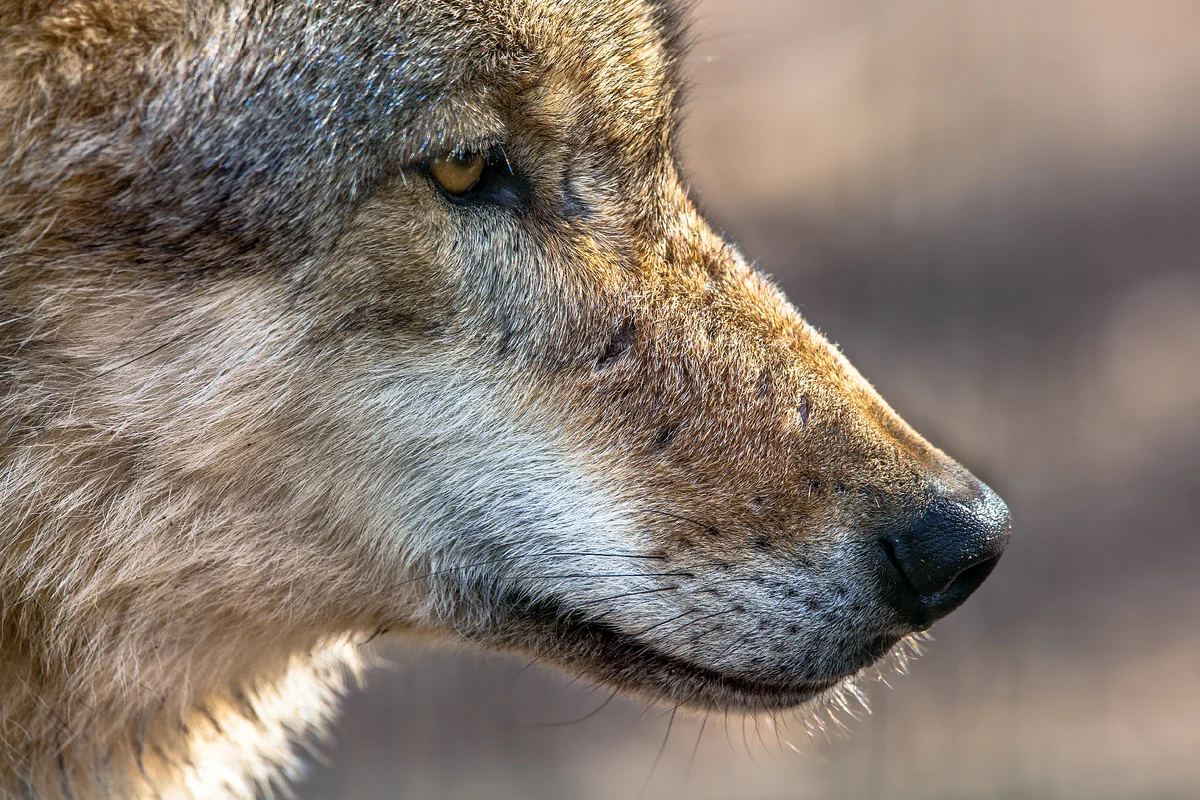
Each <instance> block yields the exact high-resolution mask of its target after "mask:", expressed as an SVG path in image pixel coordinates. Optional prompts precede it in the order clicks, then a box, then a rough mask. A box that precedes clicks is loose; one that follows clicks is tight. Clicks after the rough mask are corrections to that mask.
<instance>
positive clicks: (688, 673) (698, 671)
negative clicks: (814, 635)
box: [481, 596, 895, 713]
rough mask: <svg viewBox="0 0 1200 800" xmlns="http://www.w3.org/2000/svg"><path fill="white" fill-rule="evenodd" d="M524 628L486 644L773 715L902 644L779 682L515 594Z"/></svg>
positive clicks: (513, 606)
mask: <svg viewBox="0 0 1200 800" xmlns="http://www.w3.org/2000/svg"><path fill="white" fill-rule="evenodd" d="M505 606H506V607H507V608H509V609H510V611H511V613H512V614H513V618H511V619H514V620H519V622H520V624H519V625H514V626H512V627H511V628H508V627H507V626H503V628H507V629H501V628H498V629H495V630H493V631H492V632H490V633H487V634H484V635H483V636H482V637H481V638H483V640H484V642H485V643H486V644H489V645H492V646H496V647H499V648H501V649H516V650H520V651H524V652H527V653H530V654H532V655H536V656H537V657H538V658H540V659H543V660H548V661H550V662H553V663H557V664H558V665H559V666H560V667H562V668H564V669H566V670H568V671H572V672H576V673H578V674H580V675H581V676H582V677H583V678H585V679H588V680H591V681H593V682H596V683H600V684H606V685H609V686H611V687H614V688H619V689H621V690H623V691H625V692H631V693H634V694H638V695H641V696H642V697H644V698H646V699H648V700H650V701H651V702H655V703H670V704H674V705H675V706H676V707H678V708H692V709H696V710H701V711H705V710H717V711H744V712H752V713H753V712H770V711H777V710H786V709H790V708H795V707H798V706H803V705H805V704H807V703H811V702H813V701H816V700H820V699H821V698H823V697H824V696H826V695H828V694H829V693H831V692H833V691H834V690H836V688H837V687H838V686H839V685H840V684H842V683H843V682H844V681H845V680H847V679H849V678H853V677H854V675H856V674H857V673H858V671H859V670H861V669H864V668H866V667H869V666H870V665H871V664H873V663H875V662H876V661H878V660H879V659H880V658H883V657H884V656H885V655H886V654H887V653H888V652H889V651H890V650H891V647H892V645H894V644H895V643H894V642H888V643H887V646H886V647H882V648H877V647H872V648H870V650H871V652H870V655H869V658H868V659H867V660H866V663H864V664H862V666H861V667H860V668H859V670H852V671H849V672H847V673H846V674H844V675H837V676H831V677H828V678H823V679H817V680H782V681H772V680H769V679H763V678H760V677H752V676H746V675H731V674H728V673H726V672H722V671H719V670H716V669H713V668H711V667H706V666H703V665H700V664H696V663H693V662H691V661H688V660H686V659H683V658H679V657H678V656H673V655H670V654H667V653H664V652H662V651H660V650H658V649H657V648H655V647H654V646H653V645H651V644H647V643H645V642H641V641H639V640H638V639H637V638H636V637H634V636H632V635H630V634H627V633H624V632H622V631H620V630H618V629H617V628H615V627H614V626H612V625H610V624H607V623H605V622H603V621H597V620H595V619H589V618H588V617H587V616H585V615H584V614H582V613H580V612H578V611H573V610H571V609H570V608H569V607H567V606H566V605H565V604H563V603H562V602H560V601H558V600H556V599H534V598H530V597H527V596H512V597H509V598H508V599H507V601H506V603H505Z"/></svg>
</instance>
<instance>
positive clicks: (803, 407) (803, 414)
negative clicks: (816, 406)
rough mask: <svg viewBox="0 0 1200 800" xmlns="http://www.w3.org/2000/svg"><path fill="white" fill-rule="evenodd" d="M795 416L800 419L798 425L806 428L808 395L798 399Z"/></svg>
mask: <svg viewBox="0 0 1200 800" xmlns="http://www.w3.org/2000/svg"><path fill="white" fill-rule="evenodd" d="M796 414H797V416H799V417H800V425H801V426H802V427H807V426H808V414H809V402H808V395H805V396H803V397H801V398H800V403H799V404H798V405H797V406H796Z"/></svg>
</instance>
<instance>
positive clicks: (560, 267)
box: [0, 0, 1009, 758]
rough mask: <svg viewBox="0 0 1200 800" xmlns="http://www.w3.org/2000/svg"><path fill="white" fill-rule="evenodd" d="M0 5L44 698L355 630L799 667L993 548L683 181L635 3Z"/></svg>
mask: <svg viewBox="0 0 1200 800" xmlns="http://www.w3.org/2000/svg"><path fill="white" fill-rule="evenodd" d="M0 23H3V31H4V33H3V37H4V38H3V41H0V51H2V52H4V53H6V55H5V56H4V62H3V64H2V65H0V105H3V113H2V114H0V118H2V119H3V120H4V121H3V122H0V126H3V127H2V128H0V135H2V138H0V141H2V142H3V144H2V145H0V147H2V148H3V149H0V156H2V158H0V163H3V165H4V169H5V173H4V179H5V186H6V187H7V188H6V189H5V191H4V195H3V197H2V198H0V237H2V238H0V254H2V257H3V266H2V267H0V301H2V302H3V312H4V313H3V316H4V327H2V328H0V359H3V363H4V365H5V366H4V369H3V373H2V375H0V383H2V385H3V405H0V415H2V421H3V425H4V429H5V431H6V436H5V439H4V441H3V443H2V444H0V455H2V456H3V461H4V465H5V476H6V477H5V482H4V485H3V488H2V489H0V491H2V492H3V494H0V509H3V515H2V517H0V519H3V520H4V521H3V523H0V525H2V526H3V527H0V544H2V545H3V553H4V555H3V557H2V558H0V601H2V602H3V604H4V610H5V612H6V615H5V617H4V619H5V620H6V621H4V622H0V633H2V635H3V638H4V640H5V641H6V642H8V641H14V642H19V643H20V647H19V648H16V649H14V650H12V652H13V653H14V655H11V656H10V655H9V648H8V647H7V644H6V648H5V655H4V656H3V657H0V659H9V661H10V662H11V663H10V666H11V668H12V670H14V671H15V672H17V673H21V674H32V671H33V670H35V669H40V667H39V666H38V665H43V664H51V663H52V664H59V663H62V664H66V665H69V668H64V669H63V670H59V671H58V672H55V671H54V670H51V673H52V675H53V676H55V677H53V680H51V681H50V683H51V684H53V687H54V688H53V691H54V692H56V693H57V696H58V697H59V698H60V702H61V705H60V706H59V708H60V709H61V712H60V713H62V714H64V715H65V717H66V718H69V719H71V720H73V721H74V722H75V723H76V728H72V730H83V731H89V730H95V729H98V728H104V729H105V730H106V731H110V733H111V731H118V732H119V731H122V730H126V728H127V727H128V725H127V724H126V723H131V721H132V720H134V719H139V718H146V719H155V718H156V716H155V715H161V714H163V713H166V712H163V710H162V709H163V708H164V707H166V708H167V709H168V710H169V709H171V708H176V709H184V710H183V711H178V710H177V711H176V712H175V713H177V714H186V713H187V712H186V709H189V708H192V707H195V706H197V705H199V704H201V703H203V702H204V700H205V698H206V697H208V696H210V695H212V694H214V693H218V694H220V693H223V694H222V696H226V695H228V694H229V693H230V692H232V691H233V690H232V689H231V688H230V687H242V686H254V685H258V684H257V683H256V682H260V681H262V680H267V679H268V678H267V677H264V676H268V677H269V676H277V675H281V674H283V673H284V672H285V671H286V665H287V664H289V663H292V661H291V660H292V659H294V658H295V657H296V654H297V653H305V652H310V651H314V650H318V651H319V650H320V649H321V648H322V647H323V646H324V645H323V644H322V643H325V642H329V641H332V640H335V639H337V638H338V637H340V636H344V635H346V634H354V633H360V632H361V633H369V632H371V631H375V630H382V629H390V630H393V631H408V632H411V633H426V634H434V635H438V636H447V635H448V636H455V637H465V638H467V639H469V640H472V641H475V642H478V643H480V644H482V645H484V646H487V647H493V648H500V649H515V650H521V651H524V652H528V653H531V654H535V655H538V656H541V657H543V658H544V659H545V660H547V661H551V662H556V663H558V664H560V665H562V666H564V667H565V668H567V669H568V670H571V671H574V672H579V673H582V674H583V675H584V676H585V677H587V678H588V679H590V680H593V681H597V682H602V683H607V684H610V685H613V686H615V687H617V688H620V689H623V690H626V691H629V692H635V693H640V694H642V695H644V696H647V697H649V698H652V699H658V700H662V701H665V702H670V703H672V704H682V705H690V706H695V707H718V708H722V709H741V710H748V711H757V710H764V709H773V708H779V707H788V706H795V705H797V704H801V703H804V702H806V701H808V700H810V699H812V698H814V697H818V696H820V695H822V694H823V693H825V692H827V691H828V690H830V689H831V688H832V687H835V686H837V685H838V684H839V683H840V682H842V681H844V680H846V679H847V678H850V677H852V676H854V675H855V674H856V673H858V672H859V671H860V670H862V669H864V668H865V667H868V666H869V665H871V664H873V663H874V662H875V661H876V660H878V659H879V658H880V657H882V656H883V655H885V654H886V653H888V652H889V651H890V650H891V649H892V648H893V647H895V646H897V643H899V642H902V641H903V640H904V638H905V637H906V636H908V635H910V634H912V633H914V632H916V631H921V630H924V629H926V628H928V627H929V626H930V625H931V624H932V623H933V622H934V621H935V620H937V619H938V618H940V617H942V616H944V615H945V614H947V613H949V612H950V611H951V610H953V609H954V608H955V607H957V606H958V605H959V604H960V603H961V602H963V601H964V600H965V599H966V597H967V596H968V595H969V594H970V593H971V592H972V591H974V590H975V588H977V587H978V586H979V584H980V583H981V582H982V580H983V579H984V578H985V577H986V576H987V574H988V572H989V571H990V570H991V569H992V567H993V566H994V565H995V563H996V560H997V559H998V558H999V556H1000V553H1001V552H1002V550H1003V549H1004V546H1005V544H1006V541H1007V537H1008V528H1009V522H1008V512H1007V509H1006V508H1005V506H1004V504H1003V503H1002V502H1001V501H1000V500H999V498H998V497H996V495H995V494H994V493H992V492H991V490H989V489H988V488H987V487H986V486H984V485H983V484H981V483H980V482H979V481H978V480H976V479H975V478H974V477H973V476H971V475H970V474H969V473H968V472H967V471H966V470H965V469H963V468H962V467H961V466H959V465H957V464H956V463H955V462H954V461H952V460H951V459H950V458H948V457H947V456H946V455H944V454H943V453H942V452H941V451H939V450H937V449H935V448H933V447H932V446H931V445H929V444H928V443H927V442H925V441H924V440H923V439H922V438H921V437H920V436H919V435H918V434H917V433H915V432H914V431H913V430H912V429H911V428H910V427H909V426H908V425H906V424H905V423H904V422H903V421H902V420H901V419H900V418H899V417H897V416H896V414H895V413H894V412H893V411H892V410H891V409H890V408H889V407H888V406H887V405H886V403H884V401H883V400H882V399H881V398H880V397H879V396H878V395H877V394H876V393H875V391H874V390H873V389H872V388H871V386H870V385H869V384H868V383H867V382H866V381H865V380H864V379H863V378H862V377H861V376H860V375H859V374H858V373H857V372H856V371H855V370H854V368H853V367H852V366H850V364H849V363H848V362H847V361H846V360H845V359H844V358H843V357H842V355H841V354H840V353H839V352H838V351H837V349H836V348H834V347H833V346H831V345H830V344H829V343H828V342H827V341H826V340H825V339H824V338H822V336H821V335H820V334H819V333H818V332H817V331H815V330H814V329H813V328H812V327H810V326H809V325H808V324H806V323H805V321H804V320H803V319H802V318H801V316H800V314H799V313H798V312H797V311H796V310H795V308H793V307H792V306H791V305H790V304H789V303H788V302H787V300H786V299H785V298H784V297H783V296H782V295H781V293H780V292H779V291H778V290H777V289H776V288H775V287H774V286H773V285H772V284H771V283H770V282H769V281H768V280H767V279H766V278H765V277H764V276H763V275H762V274H761V273H760V272H759V271H758V270H756V269H755V268H754V267H752V266H751V265H749V264H748V263H747V262H746V260H745V259H744V258H743V257H742V255H741V254H740V253H738V251H737V250H736V248H734V247H733V246H732V245H730V244H729V243H728V242H726V241H724V240H723V239H722V238H721V237H720V236H718V235H716V234H715V233H714V232H713V231H712V230H711V229H710V227H709V226H708V224H707V223H706V222H705V220H704V219H703V217H702V216H701V215H700V214H699V213H698V212H697V210H696V208H695V207H694V205H693V204H692V202H691V201H690V200H689V198H688V193H687V190H686V188H685V185H684V182H683V180H682V178H681V176H680V167H679V163H678V159H677V157H676V154H675V151H674V150H673V137H674V129H675V126H676V124H677V120H678V109H677V106H678V104H679V77H678V75H677V71H678V66H679V62H680V58H681V51H680V47H681V39H682V34H681V29H680V24H679V22H678V19H677V16H676V12H675V11H674V10H672V9H671V8H669V7H665V6H663V5H662V4H660V3H658V2H649V1H647V2H641V1H640V0H637V1H635V0H618V1H614V2H605V3H598V4H592V3H575V2H554V1H553V0H461V2H437V3H417V2H379V3H371V4H364V3H356V2H349V1H348V0H329V2H308V3H285V2H278V3H275V2H271V3H244V2H241V1H240V0H230V1H229V2H197V3H189V4H188V5H187V7H186V8H185V7H184V6H183V5H182V4H176V3H173V2H166V1H165V0H163V1H162V2H158V1H155V2H150V1H149V0H146V1H144V2H137V3H127V2H122V3H116V2H102V1H101V0H95V1H94V2H75V3H60V4H37V3H34V4H25V6H23V7H22V8H21V9H18V10H9V11H4V12H0ZM798 157H802V155H801V156H798ZM55 669H57V667H56V668H55ZM60 673H61V674H60ZM181 676H186V680H183V681H182V685H183V686H184V687H185V688H181ZM103 681H108V682H109V683H111V684H112V686H113V689H112V691H111V692H109V694H110V695H111V697H109V696H108V695H105V697H103V698H101V700H100V701H99V702H98V703H97V701H96V700H95V692H96V686H97V685H100V684H101V683H102V682H103ZM146 686H150V687H153V690H152V691H151V692H147V691H146V690H145V687H146ZM6 691H7V690H6ZM47 691H50V690H49V689H48V690H47ZM106 691H108V690H106ZM89 692H90V693H91V694H88V693H89ZM7 697H8V699H7V701H6V702H8V703H9V705H10V707H11V708H14V709H17V708H19V709H24V711H23V712H22V713H23V714H24V717H23V718H24V719H25V720H26V721H27V722H29V725H26V726H23V728H24V729H28V730H32V731H35V732H36V731H52V730H54V729H55V727H56V725H55V722H54V720H53V719H52V718H51V717H50V716H49V715H47V714H45V713H43V712H41V711H39V706H38V705H37V704H36V703H33V702H32V701H21V700H18V699H14V698H15V697H16V695H15V693H10V695H8V696H7ZM84 697H91V698H92V700H91V701H89V702H90V703H91V705H90V706H89V708H92V709H93V711H92V712H90V714H91V715H89V714H88V713H84V712H83V711H79V710H78V707H77V706H74V705H72V703H73V702H74V701H75V700H80V699H81V698H84ZM163 697H166V698H168V701H167V702H166V703H163V702H162V698H163ZM96 707H99V708H101V709H102V710H101V712H99V713H97V712H95V711H94V709H95V708H96ZM14 713H15V712H14ZM231 713H232V712H231ZM96 717H102V718H103V719H101V721H100V722H97V721H96ZM14 718H15V717H14ZM215 724H216V723H214V725H215ZM5 735H6V736H7V737H9V739H10V740H11V741H13V742H14V746H13V749H14V750H15V751H18V752H21V751H23V749H29V750H30V751H31V752H32V751H34V750H39V747H40V745H39V744H38V742H37V741H36V740H38V739H39V734H36V733H35V734H34V735H32V736H31V739H32V740H34V741H32V742H22V741H19V740H20V734H18V733H17V732H16V731H15V729H13V730H12V731H10V730H9V729H7V728H6V729H5ZM46 735H48V734H46ZM113 735H116V734H113ZM122 735H123V734H122ZM43 749H45V748H43ZM59 750H60V751H61V750H62V748H61V747H60V748H59ZM39 752H40V750H39ZM67 752H71V751H70V749H69V748H68V749H67ZM31 758H32V757H31Z"/></svg>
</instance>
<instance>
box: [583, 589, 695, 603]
mask: <svg viewBox="0 0 1200 800" xmlns="http://www.w3.org/2000/svg"><path fill="white" fill-rule="evenodd" d="M678 588H679V587H678V586H660V587H658V588H657V589H641V590H639V591H636V592H624V593H623V594H612V595H609V596H608V597H600V598H597V599H595V600H585V601H583V602H582V603H577V604H576V605H575V606H574V608H583V607H584V606H590V605H595V604H596V603H606V602H608V601H610V600H621V599H623V598H626V597H633V596H634V595H639V594H655V593H656V592H672V591H675V590H677V589H678Z"/></svg>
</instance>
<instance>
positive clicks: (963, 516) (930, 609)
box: [879, 482, 1010, 629]
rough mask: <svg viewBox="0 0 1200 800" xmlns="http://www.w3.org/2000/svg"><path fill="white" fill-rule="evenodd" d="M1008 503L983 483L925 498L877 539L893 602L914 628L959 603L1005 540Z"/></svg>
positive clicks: (994, 559)
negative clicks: (912, 511) (917, 506)
mask: <svg viewBox="0 0 1200 800" xmlns="http://www.w3.org/2000/svg"><path fill="white" fill-rule="evenodd" d="M1009 528H1010V521H1009V516H1008V506H1006V505H1005V504H1004V501H1003V500H1001V499H1000V498H999V496H997V494H996V493H995V492H993V491H992V490H991V489H990V488H988V487H987V486H986V485H984V484H983V483H979V482H974V484H973V487H972V490H971V491H969V492H961V491H958V492H953V493H944V494H938V495H935V496H934V497H932V498H927V499H926V501H925V502H924V503H923V504H922V505H921V507H920V509H919V510H918V511H916V512H915V513H911V514H909V515H902V519H901V521H899V522H898V523H897V524H896V525H895V526H893V527H892V528H891V529H890V530H889V531H888V534H887V535H886V536H884V537H883V538H882V539H880V540H879V544H880V547H881V548H882V550H883V553H884V556H885V558H886V560H887V562H888V564H889V565H890V567H891V569H890V570H887V572H888V573H889V574H888V575H887V576H885V586H886V591H887V594H888V596H889V600H891V604H892V605H893V606H894V607H895V608H896V609H897V610H899V611H900V612H901V613H902V614H903V615H904V616H905V617H906V618H907V619H908V620H909V621H910V622H911V624H912V625H913V627H915V628H919V629H921V628H927V627H929V626H930V625H932V624H933V623H934V622H936V621H937V620H939V619H941V618H942V617H944V616H946V615H947V614H949V613H950V612H951V611H953V610H954V609H956V608H958V607H959V606H960V605H962V603H963V601H964V600H966V599H967V598H968V597H969V596H970V595H971V593H972V592H974V591H975V590H976V589H978V588H979V585H980V584H981V583H983V580H984V578H986V577H987V576H988V574H989V573H990V572H991V571H992V569H993V568H994V567H995V566H996V562H997V561H999V560H1000V554H1001V553H1003V552H1004V548H1005V546H1006V545H1007V544H1008V534H1009Z"/></svg>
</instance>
